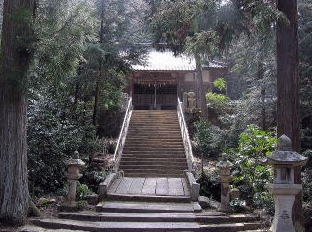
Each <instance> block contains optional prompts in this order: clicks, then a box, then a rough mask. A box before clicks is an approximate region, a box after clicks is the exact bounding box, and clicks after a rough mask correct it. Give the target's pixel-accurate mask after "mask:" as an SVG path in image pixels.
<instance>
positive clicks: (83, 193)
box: [76, 182, 92, 201]
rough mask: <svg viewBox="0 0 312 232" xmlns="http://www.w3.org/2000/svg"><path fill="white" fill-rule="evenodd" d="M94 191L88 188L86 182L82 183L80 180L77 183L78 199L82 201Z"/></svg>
mask: <svg viewBox="0 0 312 232" xmlns="http://www.w3.org/2000/svg"><path fill="white" fill-rule="evenodd" d="M91 193H92V191H91V190H90V189H89V188H88V186H87V185H85V184H81V183H80V182H78V183H77V193H76V196H77V200H78V201H82V200H85V199H86V197H87V196H88V195H89V194H91Z"/></svg>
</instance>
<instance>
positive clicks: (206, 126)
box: [194, 119, 220, 157]
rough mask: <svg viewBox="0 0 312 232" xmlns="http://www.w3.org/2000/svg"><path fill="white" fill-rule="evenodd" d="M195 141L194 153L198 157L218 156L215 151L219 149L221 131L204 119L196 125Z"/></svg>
mask: <svg viewBox="0 0 312 232" xmlns="http://www.w3.org/2000/svg"><path fill="white" fill-rule="evenodd" d="M194 141H195V147H194V151H195V153H197V155H201V154H202V155H204V156H206V157H208V156H209V155H211V154H216V153H217V152H216V151H215V150H216V149H217V148H218V147H219V144H218V143H219V141H220V129H219V128H218V127H217V126H214V125H212V124H211V123H209V122H208V121H206V120H203V119H202V120H200V121H199V122H196V123H195V135H194Z"/></svg>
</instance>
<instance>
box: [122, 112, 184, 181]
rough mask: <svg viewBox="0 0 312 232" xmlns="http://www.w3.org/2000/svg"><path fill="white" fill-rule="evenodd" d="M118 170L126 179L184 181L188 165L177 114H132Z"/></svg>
mask: <svg viewBox="0 0 312 232" xmlns="http://www.w3.org/2000/svg"><path fill="white" fill-rule="evenodd" d="M119 169H120V170H123V171H124V176H125V177H184V171H185V170H186V169H187V161H186V156H185V152H184V146H183V141H182V136H181V129H180V125H179V121H178V115H177V112H176V111H169V110H135V111H133V113H132V117H131V120H130V125H129V130H128V134H127V138H126V142H125V146H124V149H123V155H122V157H121V161H120V166H119Z"/></svg>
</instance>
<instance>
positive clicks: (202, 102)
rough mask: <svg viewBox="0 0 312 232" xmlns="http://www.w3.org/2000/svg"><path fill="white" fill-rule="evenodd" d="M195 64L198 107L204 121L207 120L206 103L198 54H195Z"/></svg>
mask: <svg viewBox="0 0 312 232" xmlns="http://www.w3.org/2000/svg"><path fill="white" fill-rule="evenodd" d="M194 56H195V62H196V77H197V87H198V95H199V97H198V98H197V99H199V100H200V102H199V105H200V109H201V112H202V117H203V118H204V119H208V108H207V101H206V96H205V91H204V81H203V73H202V65H201V60H200V56H199V54H195V55H194Z"/></svg>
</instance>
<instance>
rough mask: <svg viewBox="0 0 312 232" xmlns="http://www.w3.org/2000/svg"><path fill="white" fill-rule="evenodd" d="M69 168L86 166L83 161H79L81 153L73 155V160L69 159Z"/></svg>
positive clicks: (76, 152) (67, 163)
mask: <svg viewBox="0 0 312 232" xmlns="http://www.w3.org/2000/svg"><path fill="white" fill-rule="evenodd" d="M66 165H67V166H77V167H83V166H85V165H86V164H85V162H83V161H82V160H81V159H79V152H78V151H75V152H74V154H73V158H71V159H69V160H68V161H67V162H66Z"/></svg>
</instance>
